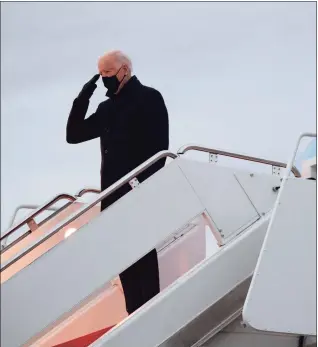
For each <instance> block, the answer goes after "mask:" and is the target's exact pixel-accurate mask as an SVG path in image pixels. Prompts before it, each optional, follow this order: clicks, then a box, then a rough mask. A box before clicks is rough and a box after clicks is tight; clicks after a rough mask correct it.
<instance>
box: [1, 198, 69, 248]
mask: <svg viewBox="0 0 318 347" xmlns="http://www.w3.org/2000/svg"><path fill="white" fill-rule="evenodd" d="M60 200H69V201H72V202H73V201H75V200H76V198H75V197H74V196H73V195H70V194H66V193H63V194H59V195H57V196H55V197H54V198H53V199H51V200H49V201H48V202H46V203H45V204H43V205H42V206H40V207H39V208H38V209H36V210H35V211H34V212H33V213H31V214H30V215H29V216H27V217H26V218H25V219H23V220H22V221H21V222H19V223H18V224H16V225H15V226H13V227H11V228H10V229H9V230H8V231H7V232H6V233H5V234H4V235H2V236H1V238H0V241H3V240H5V239H6V238H7V237H9V236H10V235H12V234H13V233H14V232H15V231H16V230H18V229H20V228H21V227H22V226H23V225H25V224H27V225H28V226H29V227H30V229H31V231H34V230H36V229H37V224H36V222H35V220H34V218H35V217H36V216H38V215H39V214H40V213H42V212H43V211H45V210H47V209H48V208H49V207H51V206H52V205H54V204H55V203H57V202H58V201H60Z"/></svg>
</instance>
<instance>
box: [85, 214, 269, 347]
mask: <svg viewBox="0 0 318 347" xmlns="http://www.w3.org/2000/svg"><path fill="white" fill-rule="evenodd" d="M267 225H268V217H267V218H263V219H262V220H260V221H258V222H257V223H255V225H254V226H253V227H252V228H251V229H250V230H248V231H246V232H245V233H244V234H242V235H241V236H239V237H237V238H236V239H235V240H233V241H232V242H231V243H229V244H227V245H225V246H224V247H222V248H221V249H220V250H219V251H218V252H217V253H215V254H214V255H213V256H211V257H210V258H208V259H206V260H205V261H204V262H202V263H200V264H198V265H197V266H196V267H195V268H193V269H192V270H191V271H190V272H188V273H187V274H186V275H184V276H183V277H181V278H180V279H179V280H177V281H176V282H174V283H173V284H172V285H171V286H169V287H168V288H167V289H166V290H165V291H164V292H162V293H161V294H160V295H158V296H157V297H155V298H154V299H152V300H151V301H150V302H148V303H147V304H145V305H144V306H143V307H142V308H140V309H139V310H138V311H136V312H135V313H134V314H133V315H132V316H130V317H129V318H128V319H126V320H124V321H123V322H122V323H120V324H119V325H117V326H116V327H115V328H114V329H113V330H111V331H110V332H109V333H107V334H106V335H104V336H103V337H102V338H100V339H99V340H97V341H96V342H95V343H94V344H92V347H101V346H103V347H104V346H105V347H106V346H107V347H123V346H127V345H128V341H129V345H130V346H138V347H152V346H161V347H164V346H165V347H167V346H178V347H179V346H180V347H181V346H189V345H186V344H183V341H181V340H180V339H179V340H177V339H174V341H173V344H170V343H169V342H168V341H167V340H168V339H169V338H171V337H173V336H174V335H175V334H177V333H178V331H179V330H180V329H181V328H184V327H185V326H186V325H187V324H188V323H189V322H191V321H192V320H193V319H194V318H196V316H198V315H199V314H200V313H201V312H203V311H204V310H206V309H207V308H208V307H210V306H211V305H214V304H216V303H217V302H218V301H219V300H220V299H221V298H222V297H223V296H224V295H226V294H227V293H229V292H230V291H231V290H233V289H234V288H235V287H236V286H237V285H238V284H240V283H241V282H243V281H244V280H245V279H247V278H248V277H249V276H251V274H252V273H253V271H254V268H255V265H256V262H257V258H258V255H259V251H260V249H261V246H262V243H263V239H264V236H265V232H266V229H267ZM165 341H167V343H165Z"/></svg>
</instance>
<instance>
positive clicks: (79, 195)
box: [75, 188, 101, 198]
mask: <svg viewBox="0 0 318 347" xmlns="http://www.w3.org/2000/svg"><path fill="white" fill-rule="evenodd" d="M100 192H101V191H100V190H98V189H95V188H83V189H81V190H80V191H79V192H78V193H77V194H75V196H76V197H78V198H80V197H82V196H83V195H84V194H87V193H95V194H100Z"/></svg>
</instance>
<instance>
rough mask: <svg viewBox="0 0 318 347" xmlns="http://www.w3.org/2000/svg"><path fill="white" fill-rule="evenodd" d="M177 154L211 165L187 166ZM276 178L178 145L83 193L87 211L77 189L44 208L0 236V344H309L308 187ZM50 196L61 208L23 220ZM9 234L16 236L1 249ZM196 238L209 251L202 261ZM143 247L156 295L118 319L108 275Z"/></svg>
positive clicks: (311, 206)
mask: <svg viewBox="0 0 318 347" xmlns="http://www.w3.org/2000/svg"><path fill="white" fill-rule="evenodd" d="M304 136H315V135H313V134H304V135H302V137H301V138H303V137H304ZM301 138H300V139H301ZM300 139H299V141H300ZM299 141H298V143H297V148H298V145H299ZM297 148H296V151H297ZM190 150H192V151H201V152H207V153H209V156H210V163H205V162H199V161H194V160H189V159H186V158H185V153H186V152H188V151H190ZM296 151H295V153H296ZM218 155H221V156H228V157H233V158H238V159H242V160H248V161H252V162H258V163H262V164H267V165H271V166H272V167H273V175H268V174H256V173H250V172H246V171H241V170H235V169H233V168H226V167H222V166H219V165H215V163H216V161H217V156H218ZM164 157H166V158H170V159H171V160H170V161H169V162H168V163H167V164H166V166H165V167H164V168H163V169H162V170H160V171H158V172H157V173H156V174H155V175H153V176H152V177H150V178H149V179H148V180H146V181H145V182H143V183H141V184H139V182H138V179H137V177H138V175H139V174H140V173H141V172H142V171H144V170H145V169H146V168H148V167H149V166H151V165H152V164H153V163H155V162H156V161H158V160H160V159H161V158H164ZM293 159H294V158H293ZM285 167H286V165H285V164H284V163H279V162H274V161H269V160H264V159H259V158H254V157H250V156H244V155H240V154H236V153H230V152H225V151H221V150H215V149H211V148H205V147H201V146H185V147H183V148H182V149H181V150H180V151H179V152H178V155H175V154H173V153H171V152H169V151H163V152H160V153H158V154H157V155H155V156H154V157H152V158H151V159H149V160H148V161H147V162H145V163H144V164H142V165H141V166H140V167H138V168H136V169H135V170H134V171H132V172H131V173H129V174H128V175H126V176H125V177H123V178H122V179H121V180H119V181H118V182H116V183H115V184H114V185H112V186H111V187H109V188H108V189H107V190H105V191H103V192H101V193H100V192H98V191H96V190H88V192H93V193H96V194H98V195H97V196H96V198H94V199H93V200H92V201H91V202H89V203H87V202H85V201H84V200H83V199H82V195H83V194H85V193H86V192H87V190H83V191H81V192H80V193H79V194H77V195H76V196H71V195H68V194H62V195H59V196H57V197H55V198H54V199H52V200H51V201H49V202H47V203H46V204H44V205H43V206H42V207H40V208H39V209H37V210H36V211H34V212H33V213H31V214H30V215H29V216H28V217H27V218H25V219H24V220H23V221H22V222H19V223H18V224H16V225H15V226H13V227H11V228H10V229H9V231H8V232H7V233H6V234H5V235H4V236H2V237H1V242H2V244H3V248H2V250H1V295H2V300H1V316H2V319H1V346H3V347H20V346H41V347H42V346H43V347H44V346H61V347H62V346H65V347H71V346H73V347H74V346H77V347H79V346H81V347H84V346H88V345H91V346H94V347H99V346H108V347H126V346H131V347H155V346H161V347H170V346H174V347H190V346H191V347H199V346H206V347H208V346H209V347H210V346H213V347H222V346H224V347H243V346H244V347H246V346H248V347H254V346H259V347H265V346H272V347H276V346H277V347H278V346H279V347H285V346H286V347H292V346H297V345H299V343H301V345H302V346H312V345H313V344H315V339H314V340H313V342H311V340H310V338H312V337H314V336H316V329H315V322H316V317H315V313H314V311H315V307H316V305H315V303H316V294H315V283H316V282H315V281H316V268H315V266H316V265H315V263H314V261H315V254H316V253H315V252H316V243H315V238H316V224H315V223H316V210H315V205H316V202H315V192H316V190H315V184H316V183H315V181H309V180H305V179H303V178H299V177H300V174H299V172H298V170H297V169H296V168H294V167H293V160H291V162H290V163H289V165H288V166H287V169H286V173H285V177H284V179H282V178H281V176H280V170H281V169H282V168H285ZM291 171H292V172H293V174H294V176H295V177H292V176H290V175H289V173H290V172H291ZM126 183H130V185H131V187H132V190H131V191H130V192H129V193H128V194H127V195H125V196H124V197H123V198H121V199H120V200H119V201H117V202H116V203H115V204H113V205H112V206H110V207H109V208H108V209H107V210H105V211H103V212H102V213H100V212H99V206H98V204H99V202H100V201H101V200H102V199H103V198H104V197H106V196H108V195H109V194H111V193H112V192H114V191H115V190H116V189H118V188H119V187H120V186H122V185H123V184H126ZM277 187H280V188H277ZM61 199H66V200H68V201H69V202H68V203H67V204H66V205H64V206H63V207H62V208H60V209H58V210H57V211H55V212H54V213H53V214H52V215H51V216H50V217H49V218H47V219H46V220H44V221H42V222H41V223H36V222H35V217H36V216H38V215H39V214H40V213H41V212H42V211H44V210H45V209H47V208H50V207H51V205H52V204H54V203H55V202H56V201H59V200H61ZM22 225H28V227H29V230H28V231H27V232H25V233H24V234H23V235H20V236H19V237H17V238H16V239H14V240H13V241H11V242H9V241H8V240H9V238H10V237H12V235H14V233H16V232H17V230H19V228H21V226H22ZM206 229H208V230H209V232H211V233H212V234H213V236H214V238H215V239H216V241H217V243H218V245H219V249H218V250H217V251H216V252H215V253H214V254H212V255H211V256H210V257H206V254H205V246H206V245H205V242H206V240H205V232H206ZM264 240H265V241H264ZM154 247H156V248H157V251H158V256H159V268H160V281H161V293H160V294H159V295H157V296H156V297H155V298H153V299H152V300H150V301H149V302H148V303H146V304H145V305H144V306H143V307H141V308H140V309H139V310H137V311H136V312H135V313H134V314H133V315H131V316H129V317H127V315H126V313H125V305H124V297H123V293H122V288H121V284H120V281H119V280H118V277H117V276H118V274H119V273H120V272H122V271H123V270H124V269H126V268H127V267H129V266H130V265H131V264H132V263H134V262H135V261H137V260H138V259H140V258H141V257H142V256H143V255H145V254H146V253H147V252H148V251H150V250H151V249H153V248H154ZM295 252H296V253H295ZM295 254H297V256H295ZM243 307H244V309H243ZM303 336H306V338H304V337H303ZM311 343H312V344H311Z"/></svg>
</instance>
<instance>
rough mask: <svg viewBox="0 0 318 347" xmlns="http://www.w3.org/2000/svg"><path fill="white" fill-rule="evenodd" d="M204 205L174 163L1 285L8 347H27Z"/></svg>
mask: <svg viewBox="0 0 318 347" xmlns="http://www.w3.org/2000/svg"><path fill="white" fill-rule="evenodd" d="M203 210H204V207H203V205H202V204H201V203H200V201H199V200H198V198H197V197H196V195H195V193H194V191H193V189H192V187H191V185H190V184H189V183H188V181H187V180H186V178H185V177H184V175H183V174H182V172H181V170H180V169H179V167H178V165H177V162H176V161H174V162H172V163H171V164H169V165H167V166H166V167H165V168H164V169H162V170H160V171H159V172H158V173H156V174H155V175H154V176H152V177H151V178H150V179H149V180H147V181H145V182H144V183H143V184H141V185H140V187H139V188H138V189H134V190H132V191H131V192H130V193H128V194H127V195H126V196H124V197H123V198H122V199H121V200H120V202H118V203H115V204H114V205H112V206H111V207H110V208H109V209H107V210H106V211H104V212H103V213H101V214H100V215H99V216H97V217H96V218H95V219H94V220H92V221H91V222H89V223H88V224H86V225H85V226H83V227H82V228H81V229H79V230H78V231H77V232H76V233H74V234H73V235H72V236H71V237H69V238H67V239H66V240H65V241H64V242H62V243H60V244H59V245H57V246H56V247H54V248H53V249H51V250H50V251H49V252H48V253H46V254H44V255H42V256H41V258H39V260H38V261H35V262H33V263H32V264H30V265H29V266H28V267H26V268H24V269H23V270H22V271H20V272H19V273H17V274H16V275H15V276H14V277H12V278H11V279H10V280H9V281H7V282H5V283H4V284H3V285H2V288H1V295H2V305H1V314H2V317H6V318H5V319H2V320H1V332H2V334H1V345H2V346H6V347H16V346H21V345H22V344H23V343H24V342H26V341H27V340H28V339H30V338H31V337H34V338H36V334H38V333H40V332H42V333H44V331H42V330H43V329H44V328H46V327H47V328H48V329H49V328H52V326H50V324H52V323H53V322H56V321H57V320H58V319H60V318H61V317H62V315H64V314H66V313H67V314H71V310H72V309H73V308H74V307H76V306H77V305H79V304H81V303H83V300H84V299H87V296H88V295H90V294H92V293H94V292H95V291H97V290H99V289H100V288H101V287H102V286H103V285H104V284H105V283H107V282H109V281H110V280H112V279H113V278H114V277H116V276H117V275H118V273H120V272H121V271H122V270H124V269H125V268H127V267H128V266H129V265H131V264H132V263H133V262H134V261H136V260H137V259H139V258H140V257H142V256H143V255H144V254H146V253H147V252H148V251H149V250H151V249H152V248H153V247H155V246H156V244H158V243H159V242H160V241H163V240H164V239H166V238H167V237H168V236H169V235H170V234H171V233H172V232H174V231H175V230H177V229H178V228H180V227H181V226H182V225H184V224H186V223H187V222H189V221H190V220H191V219H193V218H194V217H196V216H197V215H199V214H201V213H202V212H203ZM123 216H124V218H123ZM136 240H138V242H136ZM132 245H133V247H132ZM17 326H18V327H19V329H15V328H14V327H17Z"/></svg>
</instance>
